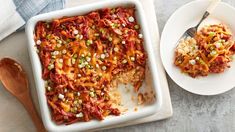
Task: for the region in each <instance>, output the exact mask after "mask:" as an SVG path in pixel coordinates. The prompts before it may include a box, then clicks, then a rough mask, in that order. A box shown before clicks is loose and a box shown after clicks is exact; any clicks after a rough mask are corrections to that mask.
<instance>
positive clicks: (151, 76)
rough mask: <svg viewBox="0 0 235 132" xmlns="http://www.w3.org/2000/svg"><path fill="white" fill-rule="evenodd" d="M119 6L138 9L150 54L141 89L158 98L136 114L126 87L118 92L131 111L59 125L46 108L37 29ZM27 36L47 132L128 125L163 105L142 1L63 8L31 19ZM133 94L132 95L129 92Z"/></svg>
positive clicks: (109, 1) (117, 0)
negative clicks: (41, 23)
mask: <svg viewBox="0 0 235 132" xmlns="http://www.w3.org/2000/svg"><path fill="white" fill-rule="evenodd" d="M118 6H135V9H136V14H135V15H136V18H137V21H138V23H139V24H140V26H141V32H142V34H143V38H144V44H145V45H144V46H145V50H146V52H147V54H148V67H149V69H150V70H149V71H150V72H146V79H145V82H144V84H143V86H142V87H141V88H140V89H141V90H145V89H151V90H153V92H154V93H155V95H156V99H155V100H154V101H153V102H152V103H150V104H147V105H143V106H140V107H138V111H135V112H134V110H133V109H134V107H135V106H134V105H133V103H131V101H130V98H131V97H130V96H127V93H126V92H125V91H124V90H123V89H124V88H122V87H124V86H120V87H119V89H122V90H121V91H120V92H121V95H123V101H122V103H124V106H126V107H127V108H128V109H129V110H128V111H127V112H125V113H124V114H121V115H120V116H108V117H106V118H105V120H103V121H97V120H91V121H89V122H77V123H74V124H71V125H67V126H66V125H57V124H55V123H54V122H53V121H52V119H51V114H50V109H49V107H48V105H47V100H46V96H45V86H44V81H43V79H42V78H41V77H42V67H41V62H40V59H39V56H38V54H37V53H36V49H35V42H34V35H33V34H34V28H35V25H36V23H37V22H38V21H44V20H52V19H54V18H61V17H63V16H76V15H83V14H86V13H88V12H90V11H94V10H97V9H102V8H107V7H118ZM26 34H27V37H28V50H29V55H30V59H31V64H32V69H33V74H34V80H35V84H36V89H37V94H38V100H39V105H40V111H41V116H42V120H43V123H44V125H45V127H46V129H47V130H48V131H57V132H58V131H85V130H90V129H95V128H100V127H105V126H110V125H114V124H119V123H121V122H126V121H130V120H134V119H137V118H142V117H146V116H149V115H152V114H154V113H156V112H157V111H158V109H160V108H161V104H162V91H161V88H160V85H159V83H158V82H159V78H158V76H157V75H158V70H157V66H156V60H155V58H154V54H153V47H152V43H151V40H150V34H149V32H148V28H147V22H146V19H145V16H144V11H143V8H142V6H141V4H140V2H139V1H136V0H107V1H101V2H96V3H92V4H88V5H82V6H77V7H74V8H70V9H64V10H60V11H54V12H50V13H46V14H42V15H38V16H35V17H32V18H31V19H30V20H29V21H28V23H27V25H26ZM130 93H131V94H133V93H132V92H130Z"/></svg>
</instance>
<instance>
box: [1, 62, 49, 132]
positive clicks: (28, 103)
mask: <svg viewBox="0 0 235 132" xmlns="http://www.w3.org/2000/svg"><path fill="white" fill-rule="evenodd" d="M0 80H1V82H2V84H3V86H4V87H5V88H6V90H8V91H9V92H10V93H11V94H12V95H14V96H15V97H16V98H17V99H18V100H19V101H20V102H21V103H22V104H23V105H24V107H25V108H26V110H27V111H28V113H29V115H30V116H31V118H32V120H33V122H34V124H35V125H36V128H37V131H38V132H45V131H46V130H45V128H44V126H43V124H42V121H41V119H40V118H39V116H38V114H37V112H36V109H35V107H34V105H33V102H32V99H31V96H30V93H29V87H28V79H27V76H26V73H25V71H24V70H23V69H22V67H21V65H20V64H19V63H17V62H16V61H15V60H12V59H10V58H3V59H2V60H0Z"/></svg>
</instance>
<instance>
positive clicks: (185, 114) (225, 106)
mask: <svg viewBox="0 0 235 132" xmlns="http://www.w3.org/2000/svg"><path fill="white" fill-rule="evenodd" d="M190 1H192V0H155V3H154V4H155V9H156V12H157V13H156V15H157V19H158V24H159V30H160V33H161V32H162V29H163V28H164V25H165V23H166V21H167V19H168V18H169V17H170V15H171V14H172V13H173V12H174V11H175V10H176V9H177V8H179V7H180V6H182V5H184V4H185V3H188V2H190ZM222 1H224V2H227V3H229V4H230V5H232V6H234V7H235V0H222ZM234 13H235V12H234ZM234 22H235V20H234ZM168 83H169V87H170V94H171V100H172V105H173V113H174V114H173V117H171V118H169V119H167V120H162V121H157V122H152V123H148V124H142V125H136V126H130V127H124V128H116V129H111V130H106V131H104V132H119V131H122V132H142V131H144V132H234V131H235V88H234V89H233V90H230V91H228V92H226V93H224V94H221V95H216V96H199V95H194V94H191V93H189V92H187V91H185V90H183V89H181V88H180V87H179V86H177V85H176V84H175V83H174V82H173V81H172V80H171V79H170V78H169V77H168Z"/></svg>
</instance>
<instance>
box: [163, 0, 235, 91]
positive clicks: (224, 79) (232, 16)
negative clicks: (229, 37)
mask: <svg viewBox="0 0 235 132" xmlns="http://www.w3.org/2000/svg"><path fill="white" fill-rule="evenodd" d="M209 3H210V1H206V0H196V1H192V2H190V3H188V4H186V5H184V6H182V7H181V8H179V9H178V10H177V11H176V12H175V13H174V14H173V15H172V16H171V17H170V18H169V20H168V22H167V23H166V25H165V27H164V30H163V32H162V36H161V37H162V38H161V43H160V52H161V53H160V54H161V59H162V62H163V65H164V67H165V69H166V71H167V73H168V75H169V76H170V77H171V78H172V79H173V80H174V81H175V82H176V83H177V84H178V85H179V86H180V87H182V88H183V89H185V90H187V91H189V92H192V93H195V94H199V95H216V94H221V93H224V92H226V91H228V90H230V89H232V88H233V87H234V86H235V61H233V62H232V63H231V68H229V69H226V70H225V72H224V73H220V74H209V75H208V76H207V77H197V78H192V77H190V76H188V75H187V74H183V73H181V71H180V69H179V68H177V67H176V66H174V64H173V60H174V50H175V47H176V46H177V41H178V39H179V38H180V37H181V35H182V34H183V33H184V32H185V31H186V30H187V29H188V28H189V27H193V26H195V25H196V24H197V23H198V22H199V20H200V19H201V17H202V15H203V13H204V12H205V10H206V8H207V7H208V5H209ZM234 20H235V8H233V7H232V6H230V5H228V4H226V3H223V2H221V3H219V5H218V6H217V7H216V9H215V11H214V12H213V13H212V14H211V15H210V16H209V18H208V19H207V20H206V21H205V22H204V23H203V24H208V23H211V24H213V23H218V21H221V22H222V23H224V24H226V25H227V26H228V27H229V28H230V29H231V31H232V32H233V36H235V21H234ZM203 24H202V25H203Z"/></svg>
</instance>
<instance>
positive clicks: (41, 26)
mask: <svg viewBox="0 0 235 132" xmlns="http://www.w3.org/2000/svg"><path fill="white" fill-rule="evenodd" d="M26 32H27V36H28V41H29V53H30V57H31V62H32V65H33V72H34V77H35V82H36V86H37V93H38V96H39V104H40V109H41V113H42V118H43V122H44V125H45V126H46V128H47V129H48V130H51V131H75V130H80V131H82V130H88V129H93V128H98V127H103V126H107V125H112V124H117V123H120V122H124V121H129V120H133V119H137V118H141V117H146V116H148V115H151V114H154V113H155V111H156V110H157V109H159V108H160V106H161V101H162V99H161V98H162V97H161V90H160V89H159V88H160V87H159V86H158V83H157V82H158V77H157V74H158V73H157V69H156V61H155V60H154V58H153V50H152V49H153V48H152V46H151V42H150V38H149V33H148V31H147V25H146V22H145V17H144V16H143V9H142V7H141V4H140V3H139V2H137V1H134V0H127V1H124V0H115V1H112V2H111V1H104V2H98V3H92V4H89V5H84V6H79V7H75V8H71V9H66V10H62V11H56V12H52V13H48V14H43V15H38V16H36V17H33V18H32V19H31V20H30V21H29V22H28V24H27V28H26ZM153 79H154V81H153Z"/></svg>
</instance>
